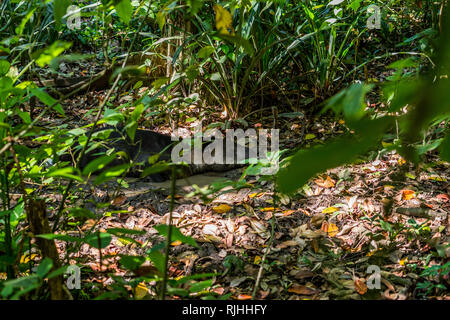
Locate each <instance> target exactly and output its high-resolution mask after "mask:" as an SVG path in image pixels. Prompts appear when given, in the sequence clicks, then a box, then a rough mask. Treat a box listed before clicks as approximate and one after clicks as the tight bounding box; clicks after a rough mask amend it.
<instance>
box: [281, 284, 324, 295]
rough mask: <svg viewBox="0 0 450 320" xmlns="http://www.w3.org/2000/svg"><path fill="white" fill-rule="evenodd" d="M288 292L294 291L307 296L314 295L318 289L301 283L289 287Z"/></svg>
mask: <svg viewBox="0 0 450 320" xmlns="http://www.w3.org/2000/svg"><path fill="white" fill-rule="evenodd" d="M288 292H292V293H295V294H301V295H306V296H312V295H314V294H316V293H317V290H316V289H313V288H310V287H307V286H304V285H301V284H294V285H292V287H290V288H289V289H288Z"/></svg>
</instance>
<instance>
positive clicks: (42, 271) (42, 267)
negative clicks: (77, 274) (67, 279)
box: [36, 257, 53, 278]
mask: <svg viewBox="0 0 450 320" xmlns="http://www.w3.org/2000/svg"><path fill="white" fill-rule="evenodd" d="M52 267H53V261H52V259H50V258H48V257H47V258H45V259H44V260H43V261H42V262H41V263H40V264H39V266H38V268H37V270H36V274H37V275H38V277H39V278H44V277H45V275H46V274H47V273H48V272H49V271H50V270H51V268H52Z"/></svg>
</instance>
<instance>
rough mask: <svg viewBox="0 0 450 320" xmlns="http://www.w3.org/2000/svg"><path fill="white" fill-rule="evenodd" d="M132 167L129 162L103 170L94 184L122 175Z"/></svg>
mask: <svg viewBox="0 0 450 320" xmlns="http://www.w3.org/2000/svg"><path fill="white" fill-rule="evenodd" d="M129 167H130V165H129V164H121V165H118V166H114V167H112V168H109V169H107V170H105V171H103V172H102V173H101V174H100V175H99V176H98V177H97V178H96V179H95V180H94V184H96V185H98V184H101V183H103V182H106V181H108V180H110V179H112V178H115V177H118V176H120V175H121V174H122V173H124V172H125V170H127V169H128V168H129Z"/></svg>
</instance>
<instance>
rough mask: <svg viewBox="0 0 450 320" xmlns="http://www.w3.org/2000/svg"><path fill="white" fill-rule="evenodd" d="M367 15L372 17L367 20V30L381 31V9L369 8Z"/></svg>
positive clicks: (377, 7) (374, 6)
mask: <svg viewBox="0 0 450 320" xmlns="http://www.w3.org/2000/svg"><path fill="white" fill-rule="evenodd" d="M367 13H368V14H370V15H371V16H370V17H369V18H368V19H367V29H369V30H373V29H381V9H380V7H379V6H377V5H374V4H372V5H370V6H369V7H367Z"/></svg>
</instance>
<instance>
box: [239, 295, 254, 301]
mask: <svg viewBox="0 0 450 320" xmlns="http://www.w3.org/2000/svg"><path fill="white" fill-rule="evenodd" d="M237 299H238V300H251V299H252V296H250V295H248V294H240V295H238V297H237Z"/></svg>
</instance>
